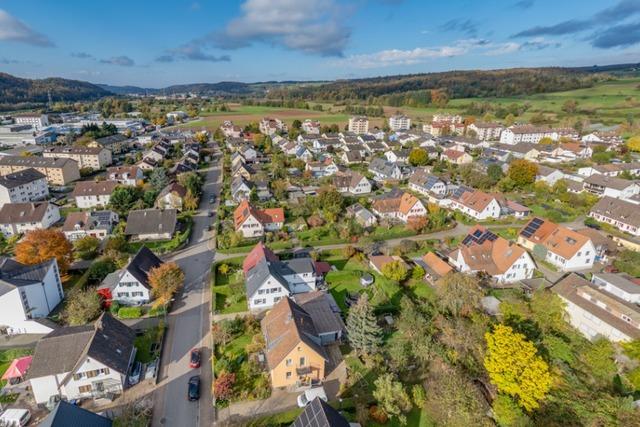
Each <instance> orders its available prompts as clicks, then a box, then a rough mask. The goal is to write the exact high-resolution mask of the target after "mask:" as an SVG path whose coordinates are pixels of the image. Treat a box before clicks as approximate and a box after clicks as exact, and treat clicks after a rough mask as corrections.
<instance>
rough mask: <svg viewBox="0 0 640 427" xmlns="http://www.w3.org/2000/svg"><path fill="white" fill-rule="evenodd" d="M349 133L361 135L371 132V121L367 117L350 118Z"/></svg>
mask: <svg viewBox="0 0 640 427" xmlns="http://www.w3.org/2000/svg"><path fill="white" fill-rule="evenodd" d="M349 132H353V133H357V134H361V133H367V132H369V119H368V118H366V117H365V116H353V117H350V118H349Z"/></svg>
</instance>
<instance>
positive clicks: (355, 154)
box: [340, 151, 365, 165]
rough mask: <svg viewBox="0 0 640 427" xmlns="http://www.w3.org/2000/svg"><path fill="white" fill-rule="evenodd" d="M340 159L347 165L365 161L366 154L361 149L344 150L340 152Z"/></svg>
mask: <svg viewBox="0 0 640 427" xmlns="http://www.w3.org/2000/svg"><path fill="white" fill-rule="evenodd" d="M340 160H342V163H344V164H345V165H356V164H360V163H363V162H364V161H365V156H364V154H362V152H360V151H344V152H342V153H341V154H340Z"/></svg>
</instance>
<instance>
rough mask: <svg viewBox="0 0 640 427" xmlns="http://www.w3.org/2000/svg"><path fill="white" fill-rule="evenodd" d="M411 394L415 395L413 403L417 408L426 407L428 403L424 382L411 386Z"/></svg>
mask: <svg viewBox="0 0 640 427" xmlns="http://www.w3.org/2000/svg"><path fill="white" fill-rule="evenodd" d="M411 395H412V397H413V403H414V404H415V405H416V407H417V408H424V407H425V405H426V404H427V393H426V392H425V391H424V387H423V386H422V384H415V385H414V386H413V387H412V388H411Z"/></svg>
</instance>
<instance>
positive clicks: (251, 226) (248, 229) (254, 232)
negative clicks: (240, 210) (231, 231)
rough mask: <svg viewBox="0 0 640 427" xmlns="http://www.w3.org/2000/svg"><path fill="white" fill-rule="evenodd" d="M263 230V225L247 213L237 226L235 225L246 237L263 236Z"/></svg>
mask: <svg viewBox="0 0 640 427" xmlns="http://www.w3.org/2000/svg"><path fill="white" fill-rule="evenodd" d="M264 230H265V227H263V225H262V223H261V222H260V221H258V219H257V218H256V217H254V216H253V215H249V216H248V217H247V219H245V220H244V222H243V223H242V224H240V226H239V227H236V231H239V232H240V233H242V236H243V237H246V238H251V237H260V236H264Z"/></svg>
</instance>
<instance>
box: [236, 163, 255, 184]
mask: <svg viewBox="0 0 640 427" xmlns="http://www.w3.org/2000/svg"><path fill="white" fill-rule="evenodd" d="M255 174H256V171H255V170H254V169H253V167H251V166H249V165H248V164H246V163H239V164H238V166H237V167H235V168H233V169H232V170H231V176H232V177H234V178H235V177H237V176H241V177H243V178H244V179H247V180H251V178H252V177H253V175H255Z"/></svg>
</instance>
